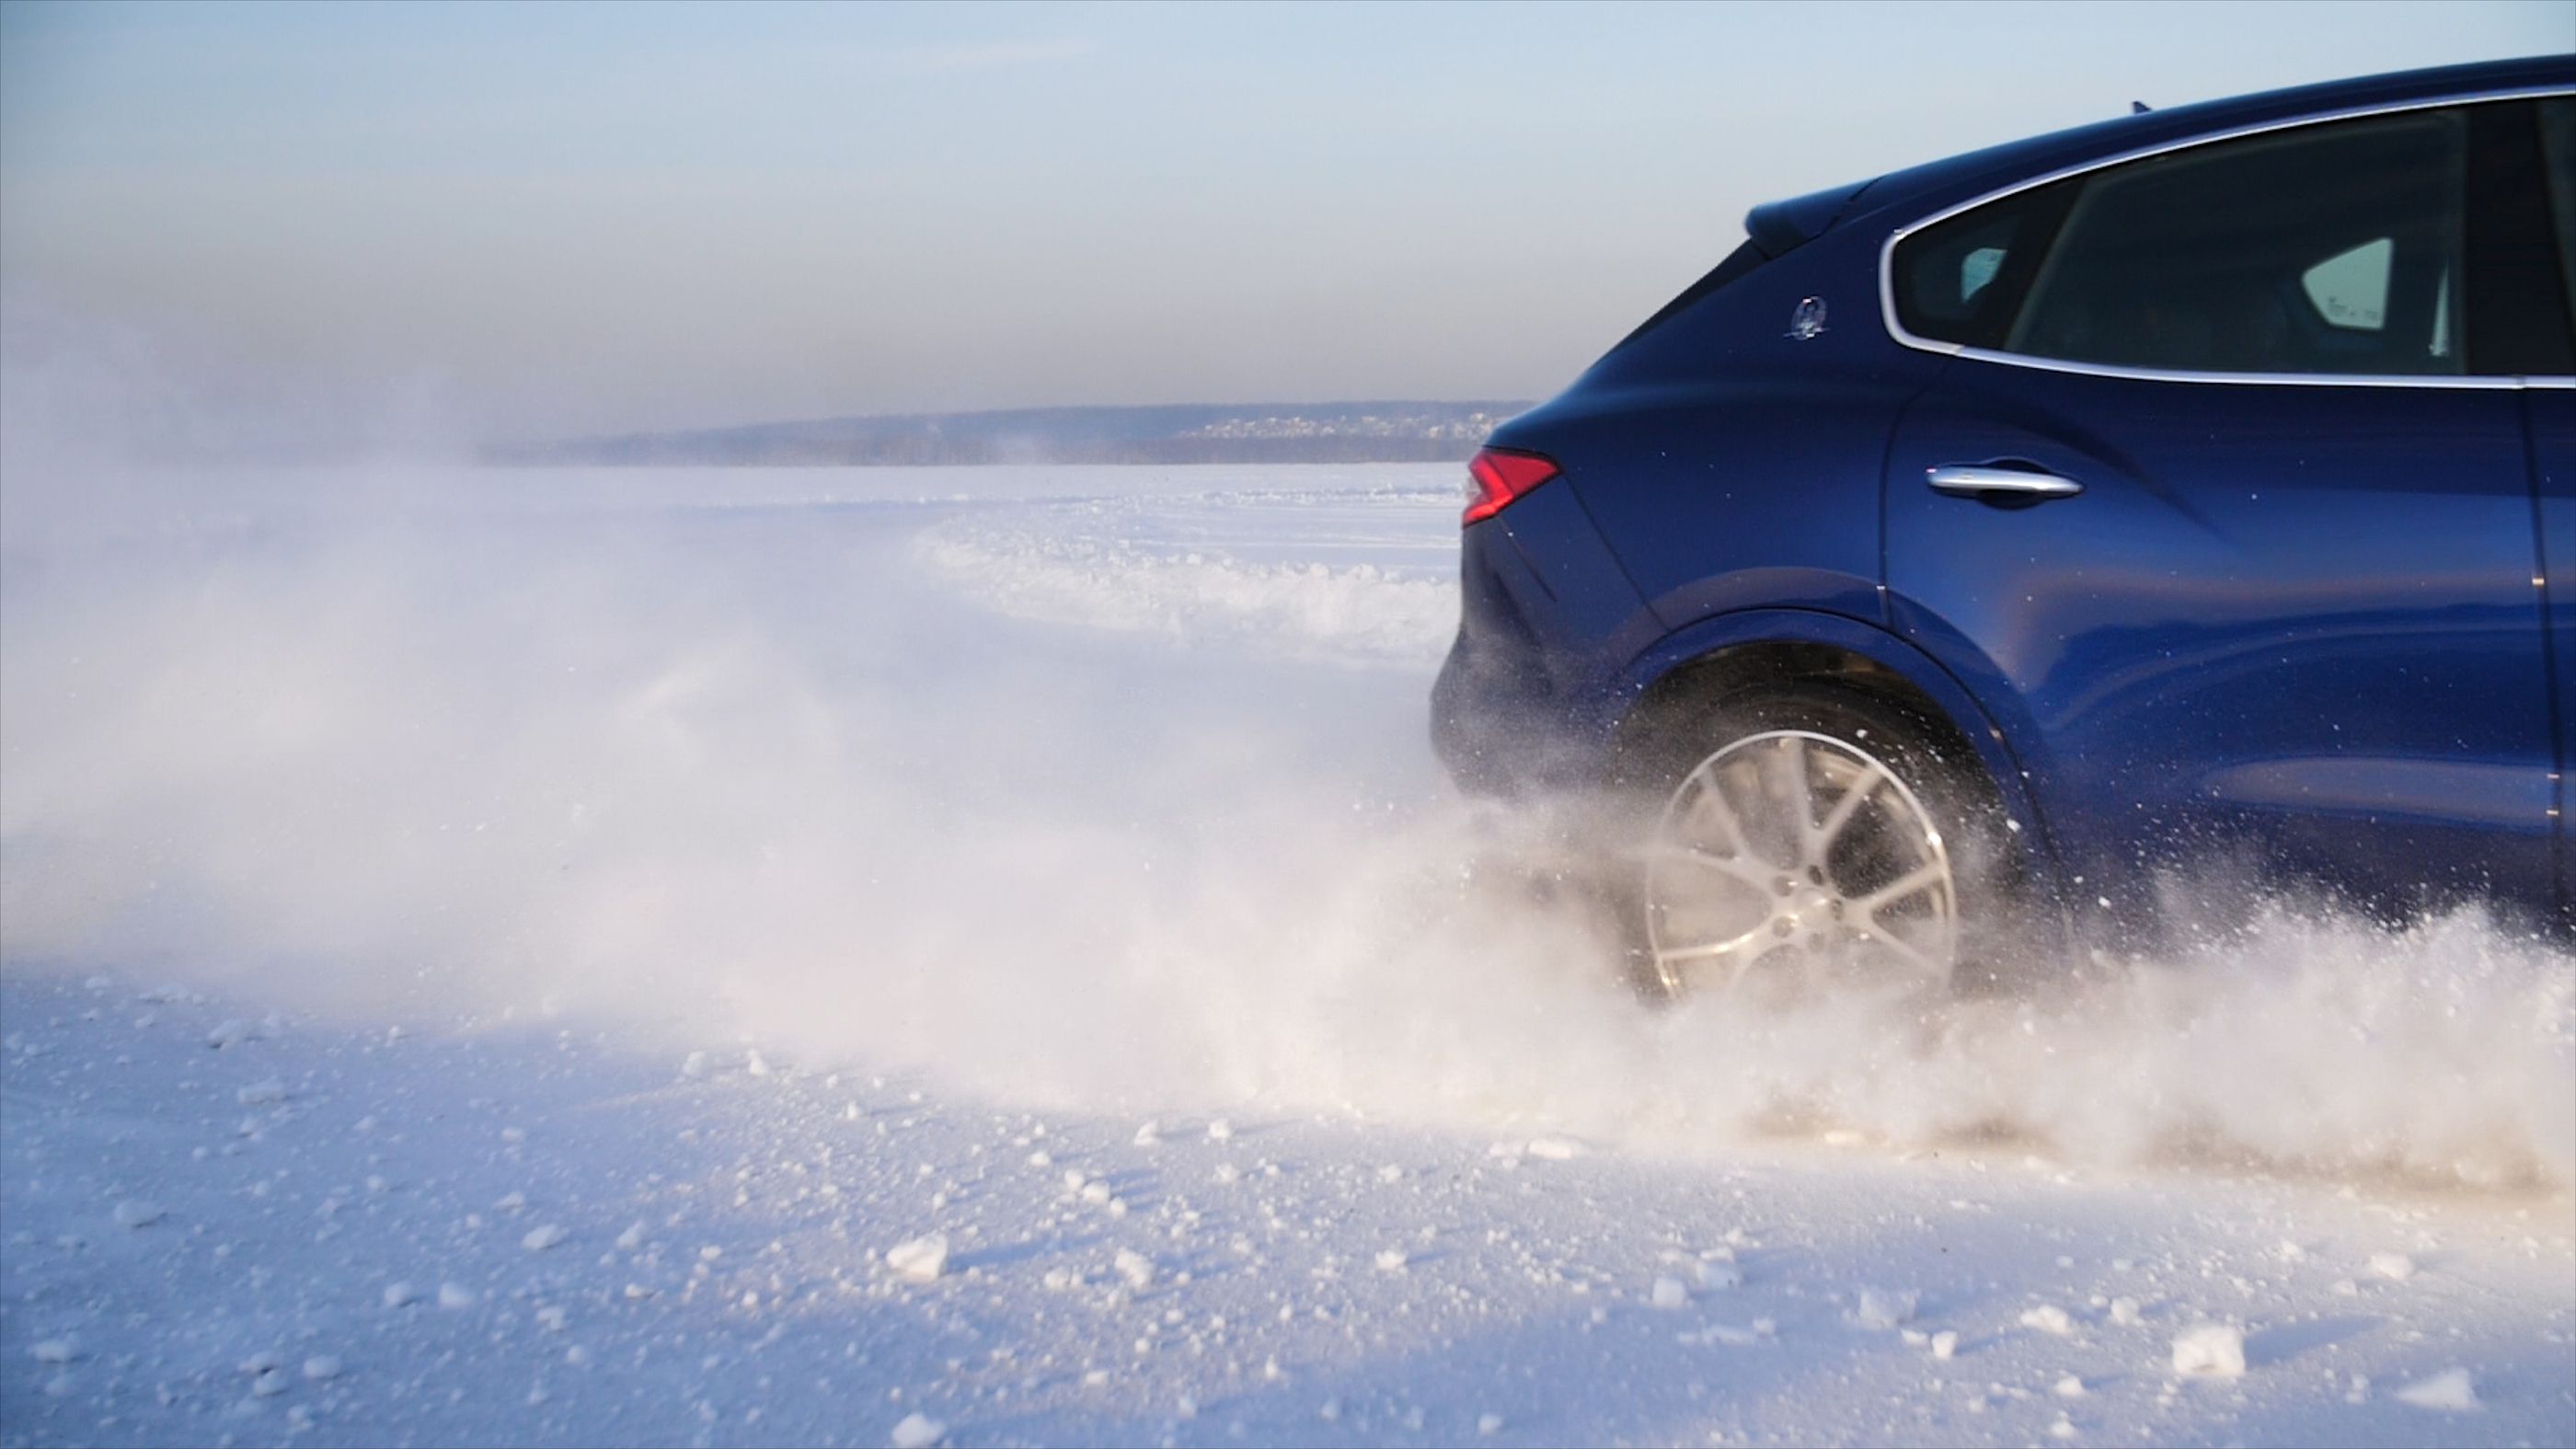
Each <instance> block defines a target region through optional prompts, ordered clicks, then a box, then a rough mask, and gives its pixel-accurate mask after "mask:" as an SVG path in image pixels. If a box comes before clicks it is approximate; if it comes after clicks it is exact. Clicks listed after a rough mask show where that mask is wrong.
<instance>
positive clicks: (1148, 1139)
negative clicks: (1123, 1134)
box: [1128, 1118, 1163, 1147]
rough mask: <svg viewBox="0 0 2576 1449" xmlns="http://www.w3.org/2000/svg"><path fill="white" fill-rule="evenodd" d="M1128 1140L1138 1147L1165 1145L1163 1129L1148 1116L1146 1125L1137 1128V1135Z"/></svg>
mask: <svg viewBox="0 0 2576 1449" xmlns="http://www.w3.org/2000/svg"><path fill="white" fill-rule="evenodd" d="M1128 1141H1129V1142H1131V1143H1133V1144H1134V1145H1136V1146H1138V1147H1160V1146H1162V1145H1163V1129H1162V1127H1161V1126H1160V1125H1158V1124H1156V1123H1155V1122H1154V1121H1153V1120H1152V1119H1151V1118H1148V1119H1147V1120H1146V1122H1145V1125H1144V1126H1142V1127H1139V1128H1137V1129H1136V1135H1135V1136H1134V1137H1131V1138H1129V1139H1128Z"/></svg>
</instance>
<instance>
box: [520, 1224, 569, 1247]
mask: <svg viewBox="0 0 2576 1449" xmlns="http://www.w3.org/2000/svg"><path fill="white" fill-rule="evenodd" d="M567 1236H569V1235H568V1234H566V1233H565V1232H564V1230H563V1227H562V1225H561V1224H558V1223H547V1224H544V1225H543V1226H541V1227H534V1228H530V1229H529V1230H528V1235H527V1236H526V1237H524V1238H521V1239H519V1246H520V1247H522V1248H525V1249H527V1250H528V1251H529V1252H531V1253H542V1252H544V1251H545V1250H546V1249H548V1248H551V1247H553V1246H554V1245H555V1244H557V1243H560V1242H562V1241H563V1240H564V1239H565V1238H566V1237H567Z"/></svg>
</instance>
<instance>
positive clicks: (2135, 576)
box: [1434, 58, 2576, 916]
mask: <svg viewBox="0 0 2576 1449" xmlns="http://www.w3.org/2000/svg"><path fill="white" fill-rule="evenodd" d="M2570 91H2576V61H2571V60H2569V59H2565V58H2552V59H2543V60H2537V61H2520V62H2511V63H2505V64H2499V65H2488V66H2473V67H2453V68H2448V69H2445V70H2439V71H2427V72H2418V73H2413V74H2409V75H2403V76H2391V77H2375V78H2371V79H2368V80H2363V81H2355V82H2348V83H2343V84H2340V85H2335V86H2323V87H2306V88H2302V89H2300V90H2296V91H2285V92H2279V93H2275V94H2272V95H2268V96H2257V97H2249V98H2245V99H2242V100H2234V101H2227V102H2218V103H2212V104H2209V105H2201V106H2190V107H2181V108H2176V109H2174V110H2170V111H2160V112H2151V113H2147V114H2143V115H2137V116H2130V117H2123V118H2121V119H2119V120H2116V121H2110V122H2105V123H2102V124H2100V125H2095V126H2088V127H2083V128H2080V129H2078V130H2074V131H2069V132H2064V133H2061V134H2059V135H2055V136H2048V137H2041V138H2037V139H2035V140H2031V141H2024V142H2018V143H2014V144H2012V145H2009V146H2002V147H1996V148H1992V149H1990V150H1987V151H1982V152H1977V153H1972V154H1970V155H1967V156H1962V157H1957V158H1953V159H1951V160H1947V161H1942V162H1936V163H1933V164H1931V165H1928V166H1922V167H1917V168H1913V169H1912V170H1909V171H1904V172H1898V173H1894V174H1891V175H1889V176H1886V177H1881V178H1879V179H1877V180H1875V181H1872V182H1869V183H1866V184H1863V185H1858V186H1845V187H1839V188H1833V189H1830V190H1827V191H1822V192H1818V193H1814V194H1812V195H1810V196H1805V197H1800V198H1795V199H1793V200H1791V201H1787V202H1781V203H1775V204H1774V205H1772V206H1769V207H1764V208H1757V210H1756V212H1755V214H1754V216H1753V217H1752V218H1751V219H1750V221H1749V223H1748V231H1749V232H1750V233H1751V239H1750V242H1749V243H1748V245H1749V247H1750V248H1751V249H1752V250H1753V251H1754V252H1758V253H1759V254H1760V255H1759V256H1747V257H1745V258H1744V259H1743V261H1742V263H1741V266H1740V270H1741V273H1742V274H1741V275H1740V276H1734V275H1732V274H1730V272H1729V271H1728V268H1721V271H1720V273H1719V274H1716V275H1715V276H1713V277H1712V279H1711V281H1710V282H1707V283H1703V284H1702V288H1700V289H1694V293H1686V294H1685V295H1684V297H1683V298H1682V299H1680V300H1679V301H1677V302H1676V304H1675V306H1674V307H1672V308H1668V309H1667V310H1666V312H1665V313H1663V314H1659V315H1658V317H1657V318H1656V319H1654V320H1653V321H1651V322H1649V323H1648V324H1647V326H1646V327H1644V328H1641V329H1640V331H1639V332H1638V333H1637V334H1635V335H1632V336H1631V337H1630V338H1629V339H1628V340H1627V341H1626V342H1623V343H1622V344H1621V345H1620V346H1619V347H1618V348H1616V349H1614V350H1613V351H1612V352H1611V353H1610V354H1609V355H1608V356H1606V357H1604V358H1603V359H1602V360H1601V361H1600V362H1598V363H1596V364H1595V365H1594V366H1593V367H1592V368H1591V369H1590V370H1589V371H1588V372H1586V373H1585V375H1584V376H1583V377H1582V378H1581V379H1579V380H1578V381H1577V382H1576V383H1575V384H1574V385H1573V386H1572V387H1571V388H1569V389H1568V390H1567V391H1566V392H1565V393H1563V394H1562V395H1560V396H1559V397H1557V398H1555V399H1553V400H1551V401H1550V402H1548V403H1546V404H1543V405H1542V406H1540V407H1538V408H1536V409H1533V410H1532V411H1530V412H1529V413H1526V414H1523V415H1522V416H1521V417H1519V418H1516V419H1514V420H1513V421H1512V422H1510V423H1509V424H1507V425H1505V427H1504V428H1503V429H1501V430H1499V431H1498V432H1497V433H1496V435H1495V437H1494V439H1493V442H1494V443H1495V444H1496V445H1497V446H1502V447H1508V448H1515V449H1522V450H1527V451H1532V452H1537V453H1542V454H1544V455H1546V456H1547V457H1549V458H1551V459H1554V460H1556V461H1557V463H1558V464H1559V466H1560V468H1561V470H1562V472H1561V475H1560V476H1559V477H1558V478H1556V479H1554V480H1551V481H1550V482H1548V483H1546V484H1543V485H1541V486H1540V487H1539V488H1538V489H1536V490H1534V491H1533V492H1531V493H1530V494H1529V495H1527V496H1526V497H1524V498H1522V499H1520V500H1519V501H1517V502H1515V503H1513V504H1512V505H1511V506H1510V507H1509V508H1507V509H1505V510H1504V511H1503V512H1502V513H1501V514H1499V515H1498V516H1496V517H1494V518H1492V519H1489V520H1487V521H1484V522H1481V523H1478V524H1475V525H1471V526H1470V527H1469V528H1468V529H1467V531H1466V548H1465V564H1464V567H1465V572H1466V575H1467V582H1466V608H1465V619H1464V622H1463V624H1462V629H1461V638H1460V644H1459V646H1458V650H1457V651H1456V652H1455V653H1453V656H1452V658H1451V661H1450V664H1449V667H1448V668H1447V669H1445V670H1444V671H1443V676H1442V680H1441V683H1440V685H1439V687H1438V690H1437V692H1436V694H1435V707H1434V716H1435V734H1436V736H1437V738H1438V740H1439V742H1440V744H1441V747H1442V753H1443V756H1444V758H1445V759H1446V760H1448V762H1449V763H1450V765H1451V767H1452V769H1453V771H1455V772H1456V773H1457V774H1458V775H1459V776H1460V777H1461V779H1462V780H1466V781H1468V782H1469V783H1471V784H1477V785H1489V786H1505V785H1510V784H1513V783H1515V782H1518V781H1523V780H1527V779H1532V778H1535V779H1542V780H1557V779H1565V778H1574V777H1580V776H1581V775H1582V774H1583V772H1584V771H1585V769H1586V768H1587V767H1592V766H1598V765H1601V764H1602V763H1604V762H1606V761H1607V760H1608V758H1609V757H1610V755H1611V753H1612V743H1613V740H1614V737H1615V735H1616V733H1617V731H1618V730H1619V729H1620V728H1621V726H1622V723H1623V721H1625V720H1626V719H1627V718H1628V717H1629V715H1630V712H1631V711H1632V710H1633V709H1634V707H1635V706H1636V704H1637V702H1638V701H1639V700H1640V699H1641V698H1643V697H1645V696H1646V695H1648V694H1649V693H1651V692H1652V691H1653V690H1655V689H1656V687H1657V686H1658V684H1659V683H1660V682H1662V681H1664V680H1666V679H1668V678H1672V677H1674V676H1675V672H1676V671H1679V670H1683V669H1686V668H1689V667H1690V666H1692V665H1694V664H1695V663H1697V662H1699V661H1702V660H1706V659H1709V658H1711V657H1713V656H1716V655H1719V654H1721V653H1722V652H1723V651H1726V650H1728V649H1732V648H1736V647H1739V646H1746V645H1763V644H1778V643H1792V644H1798V645H1805V646H1814V647H1817V648H1823V649H1830V650H1834V651H1838V652H1839V653H1841V654H1843V655H1847V656H1850V657H1852V658H1855V659H1861V660H1866V661H1868V663H1869V664H1870V665H1871V666H1873V667H1875V668H1877V669H1881V670H1884V671H1887V672H1888V673H1890V674H1892V675H1893V676H1895V677H1897V678H1899V679H1901V680H1903V681H1904V682H1905V684H1906V685H1907V686H1908V688H1910V689H1911V691H1912V692H1913V693H1914V694H1915V695H1917V696H1919V697H1920V698H1922V699H1925V700H1928V701H1930V702H1931V703H1932V705H1933V706H1934V707H1936V708H1938V709H1939V710H1940V711H1941V713H1942V714H1943V715H1945V716H1946V717H1947V718H1948V719H1949V721H1950V722H1951V723H1952V724H1953V725H1954V726H1955V727H1956V728H1957V730H1958V733H1959V734H1960V735H1961V737H1963V738H1965V739H1966V740H1968V741H1969V742H1971V743H1972V744H1973V745H1974V746H1975V748H1976V750H1977V751H1978V753H1979V755H1980V757H1981V760H1982V762H1983V763H1984V765H1985V766H1986V768H1987V771H1988V773H1989V774H1990V775H1991V776H1992V777H1993V778H1994V780H1995V782H1996V784H1997V788H1998V790H1999V791H2000V792H2001V794H2002V795H2003V797H2004V801H2005V805H2006V808H2007V810H2008V811H2009V812H2010V813H2011V815H2012V816H2013V818H2014V819H2015V821H2016V822H2017V823H2018V824H2022V825H2024V826H2025V827H2026V828H2025V829H2024V830H2023V831H2022V832H2021V834H2020V835H2019V836H2018V840H2019V843H2020V844H2021V846H2022V847H2023V849H2024V850H2025V851H2026V852H2027V854H2028V857H2029V859H2028V861H2027V862H2026V863H2027V865H2028V866H2029V868H2030V870H2031V871H2032V873H2033V875H2034V876H2035V877H2036V878H2039V879H2041V880H2043V881H2044V882H2046V883H2047V884H2048V885H2049V886H2051V887H2052V888H2053V893H2054V894H2055V895H2057V896H2058V897H2059V898H2061V899H2064V900H2067V901H2069V902H2072V903H2075V904H2077V905H2079V906H2082V907H2086V908H2094V907H2098V906H2102V905H2108V906H2111V907H2113V908H2114V910H2115V911H2116V912H2118V913H2119V914H2120V915H2123V916H2125V915H2126V914H2127V908H2128V907H2129V906H2131V905H2132V904H2136V902H2134V901H2132V900H2130V899H2126V898H2124V897H2126V896H2127V895H2129V894H2131V893H2134V892H2136V891H2138V890H2140V889H2142V888H2143V887H2144V886H2145V885H2146V884H2148V883H2149V881H2150V880H2151V878H2152V875H2153V871H2152V870H2151V869H2141V868H2140V867H2141V866H2148V867H2153V866H2157V865H2162V864H2181V865H2185V866H2189V865H2192V864H2200V865H2210V864H2219V863H2224V862H2227V861H2230V860H2232V859H2233V858H2234V856H2233V854H2232V853H2233V852H2237V851H2240V850H2241V851H2245V852H2248V853H2249V855H2250V857H2251V858H2255V859H2260V860H2262V861H2263V862H2265V863H2266V864H2267V866H2275V867H2278V868H2280V869H2281V870H2283V871H2284V872H2285V873H2286V874H2288V875H2289V876H2291V877H2294V878H2296V879H2299V880H2304V881H2315V882H2321V883H2324V884H2327V885H2329V886H2331V887H2334V888H2336V889H2339V890H2348V891H2350V892H2352V893H2354V894H2356V895H2358V896H2361V897H2364V898H2368V899H2371V900H2374V901H2389V902H2393V903H2397V904H2401V905H2408V906H2418V905H2429V904H2435V903H2438V902H2441V901H2445V900H2450V899H2457V898H2460V897H2464V896H2472V895H2474V896H2481V897H2487V898H2491V899H2496V900H2500V901H2505V902H2509V903H2514V904H2517V905H2521V906H2527V907H2531V908H2533V909H2536V910H2539V911H2543V912H2549V911H2558V912H2563V911H2564V910H2565V909H2566V907H2567V906H2568V904H2569V903H2571V902H2576V845H2571V842H2570V841H2569V839H2568V838H2567V836H2566V832H2565V829H2564V825H2563V822H2564V820H2565V818H2566V810H2567V808H2568V807H2569V806H2570V804H2571V803H2576V801H2571V799H2570V788H2569V782H2568V781H2567V779H2566V774H2567V770H2566V766H2567V764H2568V760H2567V756H2568V753H2569V730H2570V727H2571V723H2576V385H2569V386H2560V385H2557V384H2556V383H2555V382H2553V381H2552V380H2550V379H2522V378H2492V379H2485V380H2483V381H2484V385H2476V384H2471V385H2460V386H2407V385H2391V384H2388V383H2384V382H2378V381H2372V380H2367V379H2354V380H2352V381H2351V382H2350V383H2349V384H2342V385H2334V384H2326V385H2318V384H2314V383H2307V382H2303V383H2300V384H2297V385H2277V384H2265V383H2256V382H2223V381H2222V382H2212V381H2207V380H2189V381H2184V380H2165V379H2158V378H2151V377H2141V376H2122V375H2115V373H2116V370H2111V371H2104V370H2087V369H2083V368H2052V367H2047V366H2024V365H2011V364H2006V363H1999V362H1996V361H1992V360H1989V359H1986V358H1983V357H1978V356H1957V355H1949V354H1946V353H1944V352H1943V351H1941V350H1939V349H1937V348H1924V347H1916V346H1908V345H1905V343H1904V342H1902V341H1900V340H1899V339H1898V338H1897V337H1896V336H1894V335H1893V334H1892V332H1891V329H1890V326H1889V323H1888V320H1887V319H1886V318H1885V317H1884V316H1883V315H1882V305H1881V297H1880V295H1879V288H1880V266H1881V256H1882V253H1883V251H1884V250H1885V248H1886V247H1887V245H1888V243H1889V239H1890V237H1891V235H1892V234H1894V233H1896V232H1897V231H1899V230H1900V229H1902V228H1906V227H1910V226H1913V225H1915V224H1917V223H1919V222H1921V221H1923V220H1925V219H1926V218H1929V217H1934V216H1937V215H1939V214H1941V213H1943V212H1944V211H1945V210H1947V209H1950V208H1953V207H1957V206H1960V205H1962V204H1964V203H1968V202H1972V201H1975V200H1978V199H1979V198H1982V197H1985V196H1987V195H1990V194H1992V193H1995V192H1997V191H2001V190H2004V189H2006V188H2010V187H2012V186H2014V185H2016V184H2019V183H2024V182H2028V181H2032V180H2034V179H2038V178H2044V177H2048V176H2052V175H2055V174H2057V173H2060V172H2063V171H2067V170H2069V169H2072V168H2081V167H2084V166H2087V165H2091V164H2095V163H2100V162H2103V161H2106V160H2109V159H2113V158H2121V157H2125V156H2127V155H2129V154H2130V153H2132V152H2136V151H2140V150H2144V149H2150V148H2154V147H2159V146H2167V145H2171V144H2173V143H2175V142H2177V141H2180V140H2185V139H2190V138H2201V137H2209V136H2215V135H2221V134H2226V133H2232V132H2235V131H2238V130H2243V129H2247V128H2258V127H2263V126H2267V125H2273V124H2280V123H2288V122H2294V121H2299V120H2303V119H2308V118H2323V117H2330V116H2334V115H2337V114H2340V113H2342V112H2346V111H2352V110H2358V109H2368V108H2371V107H2382V106H2389V105H2405V104H2412V103H2419V102H2420V103H2425V104H2431V103H2439V102H2443V101H2447V100H2451V99H2459V98H2467V97H2491V96H2498V95H2502V96H2525V95H2530V94H2534V93H2539V92H2549V93H2566V92H2570ZM1728 267H1729V268H1738V267H1739V264H1738V263H1737V262H1736V261H1734V260H1730V262H1729V264H1728ZM1809 322H1816V323H1821V326H1820V327H1810V326H1805V325H1803V324H1804V323H1809ZM1793 333H1795V334H1797V335H1792V334H1793ZM1958 463H1974V464H2006V465H2009V466H2015V467H2034V468H2039V469H2045V470H2046V471H2048V472H2051V473H2056V474H2059V475H2061V476H2064V477H2067V478H2071V479H2075V480H2078V481H2080V482H2081V483H2082V484H2083V485H2084V490H2085V491H2084V492H2083V494H2082V495H2081V496H2079V497H2074V498H2068V499H2063V500H2058V501H2051V502H2047V503H2043V504H2040V505H2038V506H2036V507H2023V508H2003V507H1997V506H1994V505H1993V504H1990V503H1987V502H1983V501H1979V500H1977V499H1974V498H1964V497H1958V496H1952V495H1949V494H1944V493H1940V492H1936V491H1934V490H1933V489H1931V488H1929V487H1927V486H1926V481H1925V474H1926V470H1927V469H1928V468H1931V467H1934V466H1939V465H1945V464H1958ZM1496 720H1507V721H1511V722H1512V723H1510V724H1509V725H1507V726H1499V727H1498V726H1495V725H1494V724H1493V723H1492V722H1493V721H1496ZM1542 741H1543V743H1538V742H1542Z"/></svg>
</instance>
